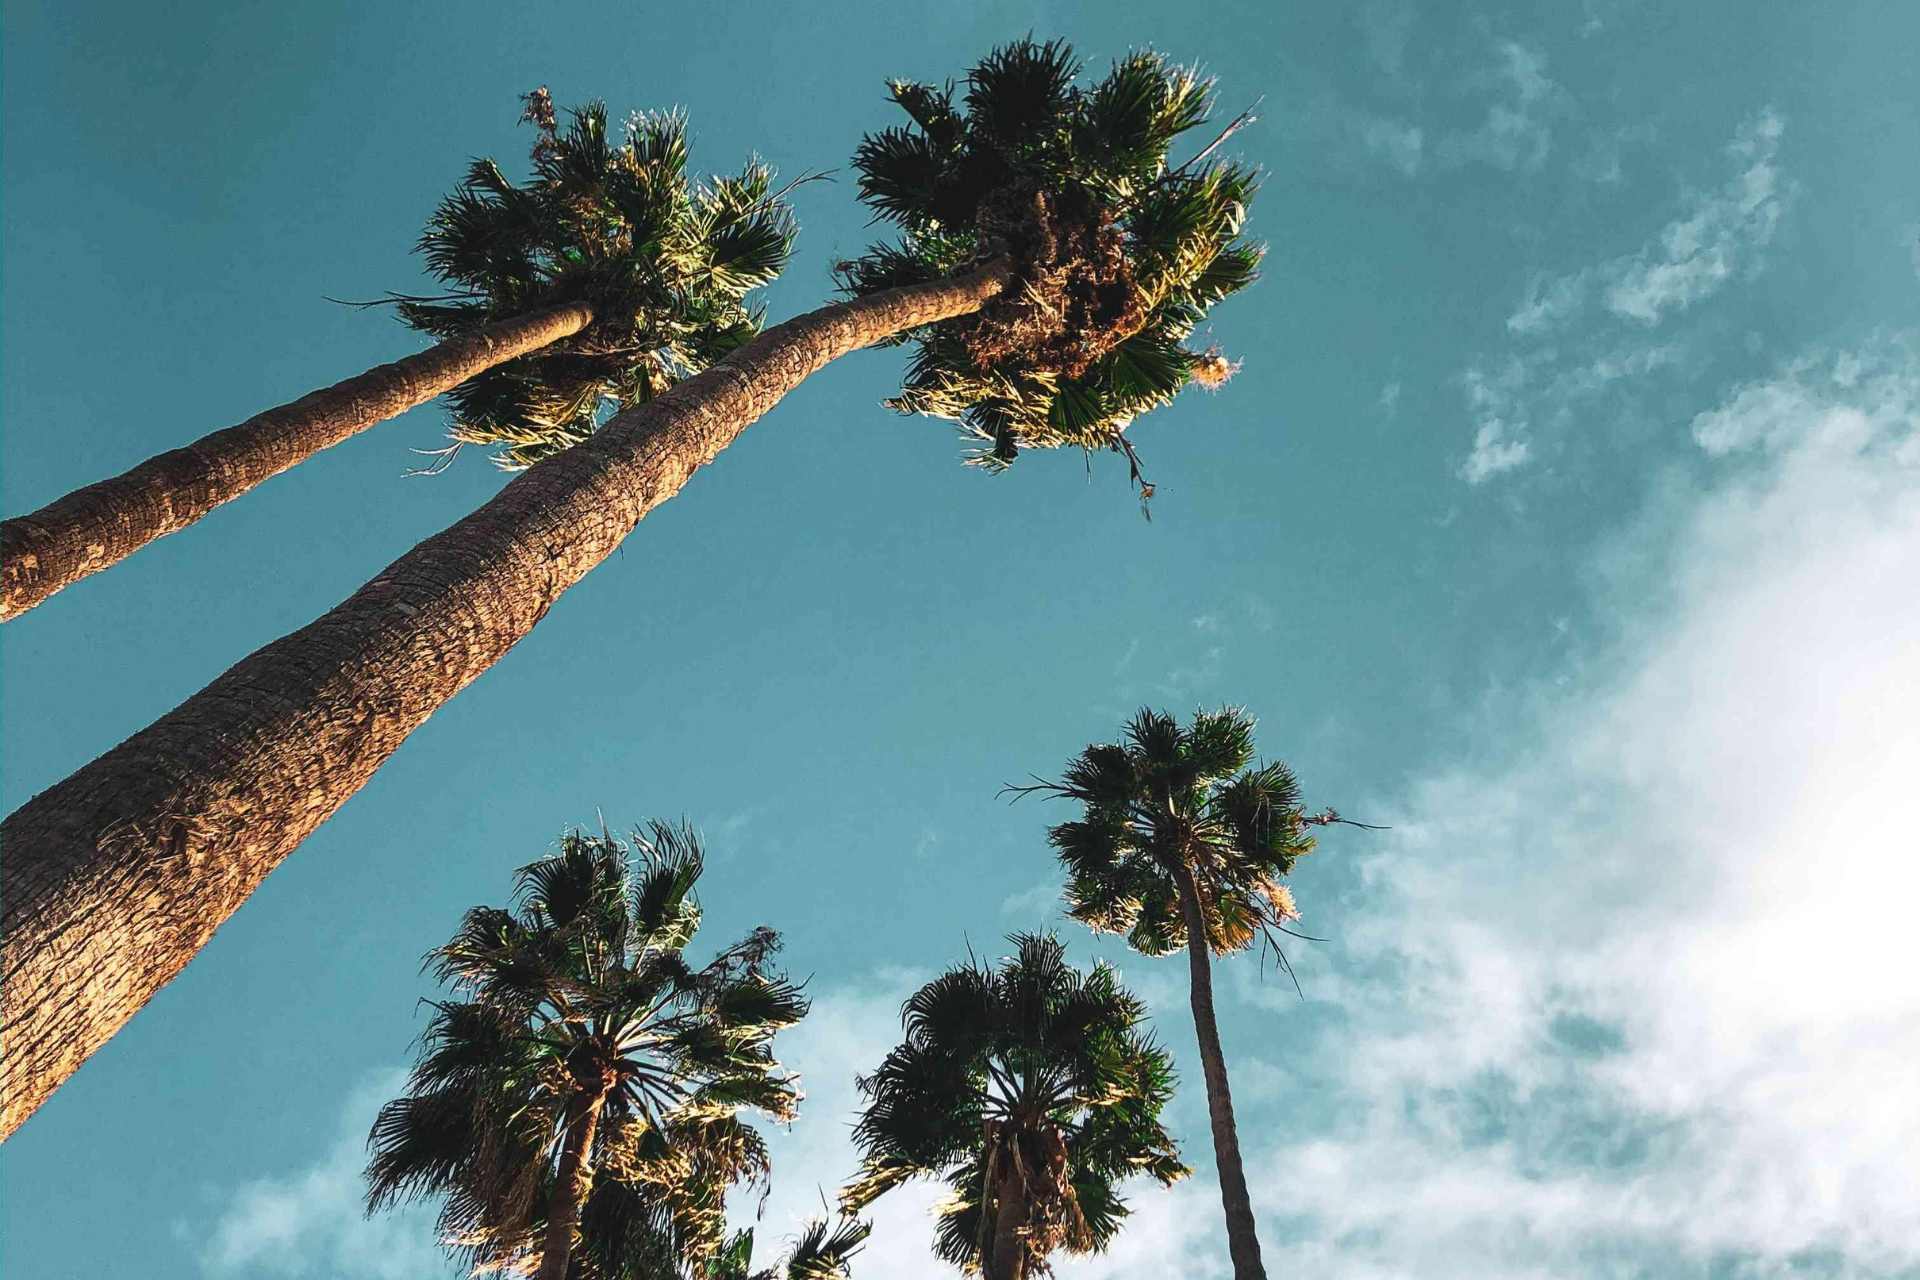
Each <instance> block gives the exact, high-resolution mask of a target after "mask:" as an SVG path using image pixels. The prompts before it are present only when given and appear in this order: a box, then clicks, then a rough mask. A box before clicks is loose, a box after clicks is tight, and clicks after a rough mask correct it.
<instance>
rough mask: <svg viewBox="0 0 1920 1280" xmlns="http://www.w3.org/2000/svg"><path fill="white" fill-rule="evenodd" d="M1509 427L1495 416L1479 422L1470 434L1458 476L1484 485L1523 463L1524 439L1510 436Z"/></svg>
mask: <svg viewBox="0 0 1920 1280" xmlns="http://www.w3.org/2000/svg"><path fill="white" fill-rule="evenodd" d="M1510 430H1511V428H1509V427H1508V425H1507V424H1506V423H1505V422H1503V421H1501V420H1500V419H1497V418H1496V419H1492V420H1490V421H1487V422H1483V423H1481V424H1480V429H1479V430H1478V431H1476V432H1475V433H1474V436H1473V451H1472V452H1471V453H1469V454H1468V455H1467V460H1466V461H1465V462H1463V463H1461V464H1460V478H1461V479H1462V480H1465V481H1466V482H1467V483H1468V484H1485V483H1486V482H1487V481H1488V480H1491V479H1492V478H1493V477H1495V476H1497V475H1499V474H1500V473H1501V472H1503V471H1511V470H1513V469H1514V468H1515V467H1517V466H1519V465H1520V464H1521V463H1523V462H1525V461H1526V460H1527V455H1528V454H1529V453H1531V452H1532V449H1531V446H1529V445H1528V444H1527V442H1526V441H1525V440H1516V439H1513V438H1512V437H1511V436H1510V434H1509V432H1510Z"/></svg>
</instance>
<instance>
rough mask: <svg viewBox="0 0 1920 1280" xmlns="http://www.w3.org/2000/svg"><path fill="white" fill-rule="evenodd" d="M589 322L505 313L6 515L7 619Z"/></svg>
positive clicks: (1, 575)
mask: <svg viewBox="0 0 1920 1280" xmlns="http://www.w3.org/2000/svg"><path fill="white" fill-rule="evenodd" d="M592 322H593V310H592V308H590V307H588V306H587V305H585V304H584V303H572V304H569V305H567V306H562V307H552V308H549V309H547V310H544V311H536V312H533V313H532V314H530V315H524V316H516V317H514V318H513V319H511V320H502V321H500V322H499V323H497V324H491V325H488V326H487V327H486V328H484V329H481V330H480V331H479V332H477V333H473V334H470V335H468V336H467V337H464V338H449V339H448V340H447V341H445V342H442V343H440V344H438V345H437V346H433V347H429V348H428V349H427V350H425V351H422V352H420V353H418V354H417V355H411V356H408V357H406V358H405V359H404V360H396V361H394V362H393V363H392V364H383V365H379V366H378V367H376V368H372V369H369V370H367V371H366V372H365V373H362V374H356V375H355V376H354V377H351V378H348V379H347V380H346V381H345V382H336V383H334V384H333V385H332V386H330V387H326V388H323V389H321V390H319V391H314V392H310V393H309V394H307V395H304V396H302V397H301V398H300V399H298V400H295V401H294V402H293V403H292V404H283V405H281V406H279V407H278V408H274V409H268V410H267V411H266V412H265V413H260V414H255V415H254V416H253V417H251V418H248V419H247V420H246V421H245V422H243V423H241V424H240V425H239V426H237V427H228V428H226V429H225V430H224V431H216V432H214V433H213V434H212V435H207V436H202V437H200V439H198V440H196V441H194V442H193V443H192V444H190V445H188V446H186V447H185V448H183V449H174V450H171V451H169V452H167V453H162V454H158V455H156V456H154V457H151V458H148V459H147V460H146V461H145V462H143V463H141V464H140V465H139V466H137V467H135V468H133V469H132V470H131V471H125V472H122V473H121V474H119V475H117V476H115V477H113V478H112V479H111V480H102V481H100V482H99V483H98V484H90V485H88V486H87V487H86V488H84V489H75V490H74V491H73V492H72V493H70V494H68V495H67V496H66V497H64V498H59V499H57V500H55V501H53V502H50V503H48V504H47V505H46V506H44V507H42V508H40V509H39V510H38V511H36V512H34V513H33V514H32V515H26V516H16V517H14V518H13V519H11V520H8V521H7V522H6V523H5V524H4V525H0V565H3V566H4V567H3V568H0V621H4V620H6V619H9V618H16V617H18V616H20V615H21V614H23V613H25V612H26V611H27V610H29V609H31V608H33V607H34V606H35V605H37V604H39V603H40V602H41V601H43V600H45V599H46V598H47V597H48V596H50V595H52V594H53V593H54V592H56V591H58V590H60V589H61V588H62V587H67V586H71V585H72V584H73V583H75V582H78V581H79V580H80V579H82V578H84V577H86V576H87V575H88V574H91V573H98V572H100V570H102V569H105V568H107V567H109V566H110V565H113V564H116V563H118V562H119V561H121V560H124V559H126V558H127V557H128V556H130V555H132V554H133V553H134V552H136V551H138V550H139V549H140V548H141V547H144V546H146V545H147V544H148V543H149V542H152V541H153V540H154V539H155V538H159V537H164V536H165V535H167V534H169V533H176V532H178V531H179V530H181V529H184V528H186V527H187V526H188V525H190V524H192V523H193V522H194V521H196V520H198V519H199V518H200V517H201V516H204V515H206V514H207V513H208V512H209V511H212V510H213V509H214V508H215V507H217V506H219V505H220V504H221V503H223V502H231V501H232V500H233V499H235V498H237V497H239V496H240V495H241V494H243V493H245V492H246V491H247V490H249V489H251V488H253V487H254V486H255V485H257V484H259V483H261V482H262V481H264V480H269V479H271V478H273V477H274V476H277V475H279V474H280V473H281V472H282V471H285V470H286V469H287V468H289V467H291V466H293V465H295V464H296V463H300V462H304V461H306V460H307V459H308V458H310V457H312V456H313V455H314V454H316V453H318V452H320V451H321V450H322V449H327V448H331V447H332V446H334V445H336V444H339V443H340V442H341V441H342V440H345V439H347V438H349V437H350V436H353V435H356V434H358V433H359V432H362V431H365V430H366V429H367V428H368V427H371V426H373V425H374V424H376V423H379V422H384V421H386V420H387V419H388V418H392V417H397V416H398V415H400V414H402V413H405V412H406V411H407V410H409V409H411V408H413V407H414V406H416V405H421V404H425V403H426V402H427V401H429V400H431V399H433V398H434V397H435V396H437V395H439V394H440V393H441V392H443V391H450V390H452V389H453V388H454V387H457V386H459V385H460V384H461V383H463V382H465V381H466V380H467V379H468V378H471V377H473V376H474V375H475V374H477V373H481V372H484V371H485V370H487V369H491V368H492V367H494V366H495V365H498V364H504V363H505V362H507V361H508V360H512V359H513V358H515V357H516V356H523V355H526V354H527V353H528V352H530V351H537V350H539V349H540V348H542V347H547V346H551V345H553V344H554V343H556V342H559V341H560V340H561V339H563V338H569V337H572V336H573V335H574V334H576V333H578V332H580V331H581V330H582V329H584V328H586V327H587V326H588V325H589V324H591V323H592Z"/></svg>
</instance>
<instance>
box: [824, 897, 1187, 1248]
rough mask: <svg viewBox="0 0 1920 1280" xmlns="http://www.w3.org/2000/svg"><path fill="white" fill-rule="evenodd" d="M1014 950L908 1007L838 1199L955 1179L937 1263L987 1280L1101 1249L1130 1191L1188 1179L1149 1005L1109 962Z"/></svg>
mask: <svg viewBox="0 0 1920 1280" xmlns="http://www.w3.org/2000/svg"><path fill="white" fill-rule="evenodd" d="M1010 941H1011V942H1012V943H1013V944H1014V955H1013V956H1012V957H1011V958H1009V959H1008V960H1007V961H1006V962H1005V963H1003V964H1002V965H1001V966H1000V967H999V968H998V969H994V968H991V967H987V966H980V965H976V964H965V965H961V966H958V967H956V968H953V969H949V970H947V971H946V972H945V973H943V974H941V975H940V976H939V977H938V978H936V979H934V980H933V981H932V982H930V983H928V984H927V985H926V986H925V987H922V988H921V989H920V991H919V992H918V993H916V994H915V995H914V996H913V997H912V998H910V999H909V1000H908V1001H907V1003H906V1005H905V1007H904V1008H903V1009H902V1011H901V1018H902V1021H903V1022H904V1023H905V1025H906V1042H905V1043H904V1044H902V1045H900V1046H899V1047H898V1048H896V1049H894V1050H893V1051H892V1052H891V1053H889V1054H888V1055H887V1059H886V1061H885V1062H883V1063H881V1064H880V1068H879V1070H877V1071H875V1072H874V1073H873V1074H872V1075H871V1076H867V1077H865V1078H864V1079H862V1080H861V1081H860V1091H861V1093H862V1094H863V1095H864V1096H865V1097H866V1098H867V1100H868V1106H867V1109H866V1111H865V1112H864V1114H862V1116H861V1118H860V1121H859V1123H858V1125H857V1126H856V1127H855V1129H854V1141H855V1142H856V1143H857V1144H858V1145H859V1146H860V1147H861V1148H862V1149H863V1151H864V1153H865V1160H864V1163H863V1165H862V1168H861V1172H860V1176H859V1177H858V1178H857V1179H856V1180H855V1181H854V1182H853V1184H852V1185H850V1186H849V1187H848V1188H847V1189H846V1190H845V1191H844V1192H842V1193H841V1206H842V1208H843V1210H848V1211H852V1210H857V1209H859V1208H861V1207H863V1206H865V1205H867V1204H869V1203H870V1202H872V1201H873V1200H874V1198H875V1197H877V1196H879V1195H881V1194H882V1193H884V1192H886V1191H888V1190H890V1189H892V1188H894V1187H896V1186H899V1185H900V1184H902V1183H904V1182H907V1181H908V1180H910V1179H913V1178H918V1177H936V1178H941V1179H944V1180H945V1181H946V1183H947V1185H948V1187H949V1188H951V1190H952V1194H951V1195H950V1196H949V1197H948V1199H947V1200H946V1201H945V1202H944V1203H943V1204H942V1206H941V1208H940V1221H939V1225H938V1226H937V1227H936V1229H935V1234H934V1252H935V1253H936V1254H937V1255H939V1257H941V1258H942V1259H944V1260H945V1261H947V1262H951V1263H954V1264H955V1265H957V1266H959V1267H961V1268H962V1269H963V1270H965V1271H968V1272H975V1271H980V1272H984V1273H985V1275H986V1277H987V1280H1023V1278H1024V1277H1026V1276H1029V1275H1033V1274H1044V1273H1045V1272H1046V1270H1047V1269H1048V1268H1047V1259H1048V1257H1049V1256H1050V1255H1051V1254H1052V1253H1053V1252H1054V1251H1055V1250H1057V1249H1065V1250H1067V1251H1068V1252H1070V1253H1090V1252H1094V1251H1098V1250H1103V1249H1105V1248H1106V1246H1107V1243H1108V1242H1109V1241H1110V1240H1112V1238H1113V1236H1114V1234H1115V1233H1116V1232H1117V1231H1118V1230H1119V1229H1120V1224H1121V1221H1122V1219H1124V1218H1125V1217H1126V1215H1127V1212H1128V1210H1127V1206H1126V1203H1125V1201H1123V1200H1122V1199H1121V1198H1120V1196H1119V1194H1118V1186H1117V1184H1118V1183H1119V1182H1120V1180H1121V1179H1123V1178H1125V1177H1127V1176H1128V1175H1130V1174H1134V1173H1144V1174H1149V1175H1151V1176H1153V1177H1154V1178H1157V1179H1158V1180H1159V1181H1160V1182H1161V1183H1162V1184H1171V1183H1172V1182H1174V1181H1176V1180H1178V1179H1179V1178H1182V1177H1184V1176H1186V1174H1187V1173H1188V1172H1189V1170H1188V1169H1187V1168H1186V1167H1185V1166H1184V1165H1182V1164H1181V1163H1180V1159H1179V1153H1178V1152H1177V1150H1176V1149H1175V1146H1174V1141H1173V1138H1172V1137H1171V1136H1170V1135H1169V1134H1168V1133H1167V1131H1166V1130H1165V1129H1164V1128H1163V1127H1162V1126H1161V1123H1160V1112H1161V1110H1162V1109H1163V1108H1164V1107H1165V1106H1166V1104H1167V1101H1168V1099H1170V1098H1171V1097H1172V1096H1173V1067H1172V1063H1171V1062H1170V1060H1169V1059H1168V1057H1167V1055H1166V1053H1165V1052H1164V1051H1163V1050H1161V1049H1160V1048H1158V1047H1157V1046H1156V1045H1155V1044H1154V1043H1153V1041H1152V1039H1151V1037H1150V1036H1149V1035H1148V1034H1147V1033H1146V1032H1145V1031H1144V1030H1143V1029H1142V1023H1143V1022H1144V1020H1145V1017H1146V1012H1145V1007H1144V1006H1143V1005H1142V1004H1141V1003H1140V1001H1139V999H1138V998H1137V997H1135V996H1134V995H1133V994H1132V993H1131V992H1129V991H1127V990H1126V989H1125V988H1123V987H1122V986H1121V985H1120V982H1119V979H1118V977H1117V976H1116V975H1115V973H1114V971H1113V970H1112V969H1110V968H1108V967H1107V966H1106V965H1095V966H1094V969H1093V972H1092V973H1090V974H1082V973H1080V972H1079V971H1078V970H1076V969H1074V968H1072V967H1071V966H1070V965H1068V964H1067V962H1066V953H1065V949H1064V948H1063V947H1062V946H1061V945H1060V942H1059V940H1058V939H1056V938H1053V937H1051V936H1039V935H1032V934H1016V935H1015V936H1014V937H1012V938H1011V939H1010Z"/></svg>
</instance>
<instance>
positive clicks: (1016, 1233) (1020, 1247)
mask: <svg viewBox="0 0 1920 1280" xmlns="http://www.w3.org/2000/svg"><path fill="white" fill-rule="evenodd" d="M993 1202H994V1211H993V1252H992V1254H991V1256H989V1257H988V1258H987V1259H986V1260H985V1262H986V1265H985V1266H984V1267H983V1268H982V1271H983V1272H984V1275H983V1277H982V1280H1026V1275H1027V1242H1026V1240H1025V1239H1024V1238H1023V1237H1022V1236H1021V1234H1020V1229H1021V1228H1022V1227H1024V1226H1026V1225H1027V1212H1028V1210H1027V1204H1026V1188H1025V1187H1023V1186H1022V1185H1021V1182H1020V1177H1019V1175H1018V1174H1017V1173H1014V1172H1013V1171H1012V1170H1008V1171H1007V1172H1005V1173H1004V1174H1003V1175H1002V1176H1001V1178H1000V1185H999V1186H998V1187H996V1188H995V1189H994V1196H993Z"/></svg>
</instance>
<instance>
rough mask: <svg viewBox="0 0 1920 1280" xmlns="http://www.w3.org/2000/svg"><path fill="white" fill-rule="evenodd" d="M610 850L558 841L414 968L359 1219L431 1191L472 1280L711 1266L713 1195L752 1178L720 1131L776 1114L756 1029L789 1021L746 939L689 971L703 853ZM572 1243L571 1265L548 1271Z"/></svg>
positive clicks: (654, 843) (730, 1134)
mask: <svg viewBox="0 0 1920 1280" xmlns="http://www.w3.org/2000/svg"><path fill="white" fill-rule="evenodd" d="M634 844H635V845H636V846H637V847H638V850H639V854H640V866H639V869H638V871H637V872H636V870H635V869H634V868H633V866H632V865H631V864H630V862H629V860H628V851H627V848H626V847H625V845H624V844H623V843H622V842H621V841H619V840H617V839H614V838H612V837H610V836H606V835H601V836H591V835H586V834H582V833H579V832H575V833H573V834H571V835H568V836H566V837H565V838H564V839H563V840H562V842H561V847H560V851H559V852H558V853H557V854H555V855H553V856H551V857H547V858H542V859H541V860H539V861H538V862H534V863H532V864H530V865H528V866H526V867H524V868H522V869H521V872H520V881H519V891H518V899H519V902H518V910H512V911H509V910H502V909H500V908H497V907H476V908H474V909H473V910H472V911H470V912H468V913H467V916H466V919H465V920H464V921H463V922H462V924H461V926H460V931H459V932H458V933H457V934H456V935H455V936H454V938H453V940H452V941H450V942H448V943H447V944H446V945H445V946H443V947H440V948H438V949H437V950H436V951H434V952H433V953H432V955H431V956H430V957H429V961H430V964H431V966H432V969H433V972H434V973H435V974H436V976H438V977H439V978H440V979H441V981H443V982H445V983H448V984H450V985H451V986H452V988H453V989H454V992H455V995H456V998H454V999H450V1000H446V1001H440V1002H436V1003H434V1005H433V1009H434V1013H433V1019H432V1021H431V1023H430V1024H429V1026H428V1028H427V1032H426V1036H425V1039H424V1044H423V1048H422V1051H421V1054H420V1058H419V1061H418V1062H416V1063H415V1065H414V1068H413V1073H412V1075H411V1077H410V1078H409V1080H408V1087H407V1094H406V1096H404V1097H401V1098H399V1099H396V1100H395V1101H393V1102H390V1103H388V1104H387V1105H386V1106H385V1107H383V1108H381V1111H380V1115H379V1118H378V1119H377V1120H376V1121H375V1123H374V1126H373V1134H372V1136H371V1138H370V1139H369V1146H370V1148H371V1149H372V1152H373V1157H372V1160H371V1162H370V1163H369V1165H368V1167H367V1180H368V1192H367V1204H368V1208H369V1210H370V1211H371V1210H374V1209H379V1208H381V1207H383V1206H385V1205H388V1204H391V1203H394V1202H396V1201H400V1200H404V1199H408V1198H412V1197H418V1196H437V1197H440V1198H441V1200H442V1208H441V1213H440V1228H441V1232H442V1236H443V1238H444V1239H445V1240H446V1241H447V1243H448V1244H449V1245H450V1246H452V1247H455V1248H457V1249H458V1250H460V1251H461V1252H462V1253H463V1254H464V1255H465V1256H466V1257H467V1259H468V1260H469V1261H470V1262H471V1263H472V1264H473V1266H474V1269H475V1270H476V1271H482V1272H486V1271H502V1272H505V1273H508V1274H514V1275H533V1276H537V1277H538V1280H562V1278H563V1277H566V1276H568V1275H570V1274H572V1275H576V1276H579V1277H582V1278H583V1280H584V1278H585V1277H597V1276H607V1277H610V1278H611V1277H614V1276H619V1275H621V1274H624V1269H623V1267H622V1263H623V1262H624V1261H625V1259H626V1257H627V1255H633V1256H635V1257H644V1258H646V1259H648V1260H655V1259H657V1258H658V1257H659V1255H660V1254H661V1253H662V1252H663V1251H664V1252H670V1253H671V1254H672V1255H674V1257H675V1258H676V1259H693V1260H699V1259H703V1258H706V1257H708V1256H711V1255H712V1254H714V1253H715V1252H717V1251H718V1250H719V1249H720V1247H721V1244H722V1240H723V1233H724V1227H725V1219H724V1208H725V1206H724V1194H725V1190H726V1188H727V1187H728V1186H729V1185H730V1184H732V1183H733V1182H735V1181H738V1180H740V1179H742V1178H751V1177H756V1176H758V1177H764V1176H765V1174H766V1173H767V1170H768V1161H767V1153H766V1147H765V1145H764V1144H763V1143H762V1141H761V1139H760V1136H759V1135H758V1134H757V1133H756V1132H754V1130H753V1129H751V1128H750V1127H748V1126H747V1125H746V1124H745V1123H743V1122H742V1120H741V1118H740V1117H741V1113H742V1112H744V1111H749V1110H757V1111H760V1112H762V1113H764V1114H766V1115H768V1116H770V1117H771V1118H773V1119H775V1120H790V1119H792V1117H793V1114H794V1109H795V1106H796V1104H797V1102H798V1099H799V1093H798V1091H797V1089H796V1087H795V1082H794V1080H793V1078H792V1077H791V1076H788V1075H786V1074H784V1073H782V1072H781V1070H780V1068H779V1065H778V1064H777V1063H776V1062H775V1061H774V1058H773V1052H772V1042H773V1038H774V1035H775V1033H777V1032H779V1031H780V1030H782V1029H783V1028H786V1027H790V1026H792V1025H794V1024H795V1023H796V1022H798V1021H799V1020H800V1019H801V1017H802V1016H803V1015H804V1014H805V1013H806V1011H807V1001H806V999H805V998H804V997H803V996H802V995H801V994H800V992H799V990H798V989H797V988H795V987H794V986H793V984H792V983H790V982H788V981H787V980H786V979H785V978H784V977H783V976H781V975H780V974H779V973H777V972H776V971H774V970H773V969H771V968H770V967H769V959H770V957H771V956H772V954H773V952H774V951H775V949H776V948H777V947H778V946H779V938H778V935H776V934H775V933H774V932H773V931H772V930H770V929H765V928H762V929H756V930H755V931H753V932H752V933H751V934H749V935H748V936H747V937H746V938H745V939H743V940H742V941H740V942H738V943H735V944H734V945H733V946H731V947H728V948H727V949H726V950H724V951H722V952H721V953H720V954H719V955H718V956H716V957H715V958H714V959H713V960H711V961H709V962H708V963H707V964H706V965H705V966H704V967H702V968H699V969H695V968H692V967H691V966H690V965H689V963H688V961H687V958H686V955H685V952H686V948H687V947H688V945H689V944H690V943H691V942H692V941H693V937H694V934H695V931H696V930H698V928H699V926H700V906H699V903H698V901H697V900H696V898H695V897H694V893H693V890H694V884H695V882H696V881H697V880H698V879H699V877H700V871H701V867H702V862H703V855H702V852H701V848H700V842H699V838H698V837H697V836H696V835H695V834H694V833H693V832H692V831H691V830H690V829H687V828H684V827H669V826H666V825H663V824H660V823H654V824H652V825H651V828H650V830H649V831H648V833H647V834H645V835H636V836H635V838H634ZM576 1235H583V1236H584V1237H585V1238H586V1242H587V1243H586V1246H585V1248H584V1249H583V1250H582V1258H583V1260H590V1264H591V1265H585V1266H582V1267H576V1268H574V1269H573V1270H571V1271H570V1270H569V1260H570V1258H572V1257H573V1255H574V1251H575V1240H576Z"/></svg>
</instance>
